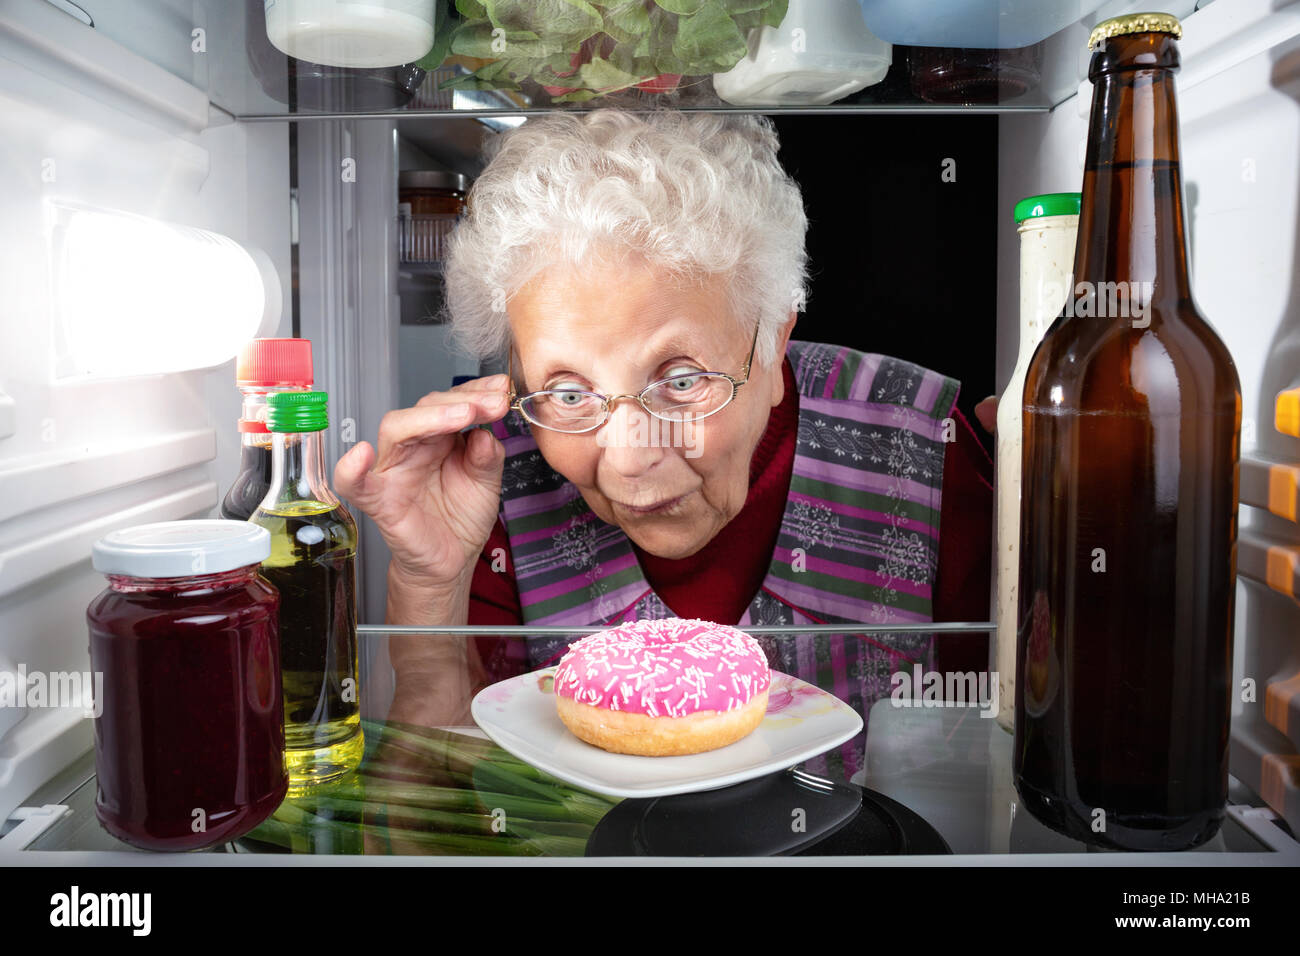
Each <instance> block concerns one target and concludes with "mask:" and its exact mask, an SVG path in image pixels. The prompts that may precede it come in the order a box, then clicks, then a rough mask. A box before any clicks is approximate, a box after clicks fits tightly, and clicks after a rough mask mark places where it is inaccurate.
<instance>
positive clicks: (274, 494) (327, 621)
mask: <svg viewBox="0 0 1300 956" xmlns="http://www.w3.org/2000/svg"><path fill="white" fill-rule="evenodd" d="M327 401H328V398H327V396H326V394H325V393H324V392H282V393H279V394H273V395H270V396H268V397H267V412H266V425H267V428H268V429H269V431H270V433H271V485H270V490H269V491H268V492H267V494H266V497H265V498H264V499H263V500H262V504H261V505H260V506H259V507H258V509H257V510H256V511H255V512H254V513H253V515H252V516H251V517H250V518H249V519H248V520H249V521H252V522H253V523H255V524H258V525H261V526H262V527H263V528H266V529H267V531H269V532H270V533H271V556H270V557H269V558H267V559H266V560H265V561H263V562H262V575H263V577H265V578H266V579H267V580H268V581H270V582H271V583H272V584H274V585H275V587H276V588H277V589H278V590H279V592H280V669H281V677H282V684H283V687H284V744H285V763H286V765H287V767H288V771H289V793H290V795H293V794H295V793H298V794H301V793H303V792H304V791H305V790H306V789H308V788H310V787H312V786H315V785H316V784H321V783H327V782H329V781H331V780H334V779H336V778H338V777H340V776H342V775H343V774H345V773H347V772H348V771H349V770H353V769H355V768H356V767H357V765H358V764H360V763H361V757H362V753H363V751H364V749H365V741H364V738H363V737H362V732H361V705H360V700H359V697H358V693H359V687H358V684H359V679H358V674H357V616H356V552H357V526H356V523H355V522H354V521H353V520H352V516H351V515H350V514H348V511H347V509H346V508H345V507H344V506H343V504H342V503H341V502H340V501H339V499H338V498H337V497H336V496H335V495H334V493H333V491H331V490H330V487H329V483H328V482H327V481H326V480H325V468H324V462H323V458H322V445H321V433H322V431H323V430H324V429H325V428H326V426H327V425H328V424H329V422H328V416H327V410H326V405H327Z"/></svg>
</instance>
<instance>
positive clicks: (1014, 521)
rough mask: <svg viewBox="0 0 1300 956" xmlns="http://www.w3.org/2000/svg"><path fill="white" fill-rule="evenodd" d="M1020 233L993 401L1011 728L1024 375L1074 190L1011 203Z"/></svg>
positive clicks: (997, 571)
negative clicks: (1009, 358)
mask: <svg viewBox="0 0 1300 956" xmlns="http://www.w3.org/2000/svg"><path fill="white" fill-rule="evenodd" d="M1015 217H1016V222H1017V223H1018V224H1019V226H1018V228H1019V231H1020V351H1019V353H1018V354H1017V357H1016V365H1015V368H1014V369H1013V370H1012V372H1011V380H1010V381H1009V382H1008V383H1007V388H1006V391H1004V392H1003V393H1002V396H1001V397H1000V398H999V399H998V423H997V431H996V436H997V438H996V444H997V454H996V456H995V458H994V469H995V470H994V487H995V488H996V489H997V500H996V502H995V504H994V507H995V509H996V518H995V520H996V527H995V534H994V544H993V546H994V550H995V554H994V558H993V591H994V607H995V608H996V609H997V625H998V629H997V633H996V635H995V637H994V653H993V658H994V659H993V669H994V670H995V671H997V674H998V724H999V725H1000V726H1001V727H1002V728H1003V729H1004V730H1008V731H1011V732H1013V733H1014V731H1015V709H1016V633H1017V628H1018V626H1019V621H1018V618H1019V613H1020V612H1019V608H1018V602H1019V600H1020V591H1019V581H1020V484H1021V480H1020V478H1021V476H1020V470H1021V451H1022V442H1023V439H1024V422H1023V418H1022V414H1023V407H1024V391H1025V374H1026V373H1027V372H1028V371H1029V361H1030V359H1032V358H1033V357H1034V351H1035V349H1037V348H1038V343H1039V342H1040V341H1042V338H1043V336H1044V335H1045V334H1046V332H1047V328H1048V326H1050V325H1051V324H1052V322H1053V321H1055V319H1056V317H1057V315H1059V314H1060V312H1061V309H1062V307H1063V306H1064V305H1065V299H1066V296H1067V286H1068V284H1069V282H1070V276H1071V274H1072V273H1073V272H1074V243H1075V237H1076V235H1077V233H1078V231H1079V193H1047V194H1044V195H1041V196H1029V197H1027V198H1025V199H1022V200H1020V202H1018V203H1016V207H1015Z"/></svg>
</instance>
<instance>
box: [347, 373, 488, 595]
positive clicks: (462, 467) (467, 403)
mask: <svg viewBox="0 0 1300 956" xmlns="http://www.w3.org/2000/svg"><path fill="white" fill-rule="evenodd" d="M507 387H508V386H507V382H506V376H505V375H491V376H488V377H486V378H478V379H474V380H473V381H470V382H465V383H463V384H461V385H457V386H455V387H454V388H452V389H451V390H450V391H446V392H430V393H429V394H428V395H426V396H424V398H422V399H420V401H419V402H417V403H416V405H415V407H414V408H402V409H398V410H396V411H391V412H389V413H388V414H387V415H385V416H384V418H383V421H382V422H380V425H379V443H378V444H379V451H378V454H376V453H375V451H374V450H373V449H372V448H371V447H370V445H369V444H368V443H367V442H360V443H359V444H357V445H356V446H355V447H353V448H352V449H351V450H350V451H349V452H348V453H347V454H346V455H344V456H343V457H342V458H340V459H339V462H338V464H337V465H336V466H335V468H334V487H335V488H336V489H337V490H338V492H339V493H340V494H341V495H343V496H344V497H346V498H347V499H348V501H349V502H350V503H352V504H355V505H356V506H357V507H358V508H360V509H361V510H362V511H363V512H365V513H366V514H367V515H369V516H370V518H371V519H372V520H373V521H374V522H375V524H376V525H378V526H379V530H380V533H381V534H383V536H384V540H385V541H386V542H387V543H388V547H389V549H390V550H391V551H392V555H393V558H392V563H391V564H390V565H389V577H390V580H391V579H392V578H394V577H396V578H398V579H399V580H401V581H402V582H403V583H405V584H406V585H408V586H409V587H411V588H414V589H420V590H428V591H441V592H446V593H455V592H458V591H462V590H465V589H467V588H468V586H469V580H470V578H471V577H472V575H473V570H474V564H475V561H476V560H477V558H478V554H479V552H480V551H481V550H482V549H483V545H484V544H486V542H487V539H488V536H489V535H490V534H491V532H492V525H493V523H494V522H495V521H496V518H497V511H498V508H499V506H500V503H501V469H502V465H503V464H504V462H505V450H504V449H503V448H502V445H501V443H500V442H499V441H497V439H496V437H495V436H493V435H492V434H491V433H489V432H488V431H486V430H484V429H481V428H475V429H473V430H471V431H470V432H468V433H466V434H461V430H462V429H464V428H468V427H470V426H471V425H480V424H486V423H489V422H494V421H497V420H499V419H501V418H502V417H504V416H505V414H506V410H507V395H506V393H507Z"/></svg>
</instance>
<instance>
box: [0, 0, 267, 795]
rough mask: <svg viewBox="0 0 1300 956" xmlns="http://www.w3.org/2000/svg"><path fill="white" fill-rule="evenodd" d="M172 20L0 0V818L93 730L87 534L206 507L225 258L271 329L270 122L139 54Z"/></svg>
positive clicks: (225, 449)
mask: <svg viewBox="0 0 1300 956" xmlns="http://www.w3.org/2000/svg"><path fill="white" fill-rule="evenodd" d="M187 6H188V5H187ZM181 26H182V27H183V26H184V24H182V25H181ZM174 32H175V33H176V34H177V35H172V33H168V32H158V33H151V34H150V33H146V34H142V35H137V36H136V38H135V41H136V50H128V49H126V48H125V47H123V46H122V45H120V44H119V43H117V42H115V41H114V40H113V39H111V38H110V37H109V36H108V35H106V34H105V33H104V32H102V31H100V30H97V29H95V28H94V27H91V26H89V25H87V24H86V23H84V22H83V21H82V20H80V19H77V18H75V17H74V16H72V15H70V14H68V13H65V12H63V11H61V10H60V9H59V8H57V7H55V6H53V5H50V4H48V3H45V2H40V0H0V169H3V171H4V172H3V175H4V178H5V184H4V186H3V188H0V223H2V224H3V228H0V290H3V294H2V295H0V342H2V343H3V344H2V346H0V819H3V817H4V816H5V815H6V814H8V812H9V811H10V810H11V809H12V808H13V807H14V806H15V805H16V803H17V801H18V800H20V799H22V798H23V797H24V796H25V795H26V794H28V793H29V792H31V791H32V789H33V788H34V787H35V786H37V785H39V784H40V783H41V782H42V781H44V780H47V779H49V778H50V777H51V776H52V775H53V774H54V773H55V772H57V771H58V770H59V769H60V768H61V767H62V766H63V765H65V764H66V763H67V762H68V761H69V760H71V759H72V758H73V757H75V756H77V755H79V754H82V753H84V752H85V751H86V750H87V749H88V748H89V747H90V746H91V742H92V736H91V722H90V721H89V720H88V719H86V711H87V707H86V704H87V703H88V701H87V699H86V698H85V697H84V696H83V695H82V694H81V691H82V689H83V688H86V689H91V688H93V684H94V681H93V675H89V674H87V673H86V672H87V671H88V669H89V659H88V650H87V635H86V625H85V609H86V606H87V604H88V603H89V602H90V600H91V598H92V597H93V596H94V595H95V594H96V593H98V592H99V591H100V590H102V589H103V587H104V585H105V581H104V578H103V577H102V576H101V575H99V574H97V573H96V572H94V571H93V570H92V569H91V567H90V549H91V545H92V543H93V542H94V541H95V540H96V539H98V538H99V537H101V536H102V535H103V534H105V533H106V532H108V531H110V530H112V529H114V528H120V527H124V526H128V525H133V524H139V523H144V522H149V521H161V520H170V519H177V518H188V517H196V516H207V515H210V514H211V513H212V512H213V509H214V508H215V506H216V504H217V502H218V500H219V494H220V492H221V490H222V489H224V487H225V485H226V484H228V483H229V482H230V480H231V479H232V478H233V477H234V468H235V465H236V463H237V461H238V445H239V436H238V434H237V432H236V430H235V423H236V421H237V419H238V417H239V396H238V393H237V392H236V390H235V388H234V381H233V362H232V361H230V360H231V359H232V358H233V356H234V354H235V348H237V346H228V345H227V344H223V343H228V342H229V341H230V340H231V339H232V337H234V336H236V335H238V334H240V331H239V330H240V328H243V326H237V325H236V324H235V317H230V318H229V321H227V319H228V317H227V316H226V315H225V314H224V312H223V310H222V309H221V308H214V306H213V303H214V302H217V303H219V302H221V301H224V299H223V298H222V297H223V296H228V295H229V294H230V288H231V285H232V281H233V279H232V278H231V277H233V276H235V274H236V273H238V281H239V282H245V283H246V284H247V289H246V291H248V292H249V294H250V295H254V296H257V295H260V296H261V297H262V298H261V300H256V301H255V302H254V307H253V308H252V309H251V310H250V309H242V310H239V311H240V312H241V314H240V315H239V316H238V317H237V318H238V322H242V323H243V324H244V326H248V325H251V326H253V327H254V328H253V329H252V334H262V335H276V334H280V335H287V334H290V331H289V324H290V320H291V318H290V317H291V310H290V308H289V304H288V303H289V293H290V282H289V276H290V268H289V263H290V245H289V243H290V196H289V181H288V170H289V162H288V135H287V124H284V123H263V124H259V125H252V126H248V125H244V124H239V123H235V122H233V120H232V118H231V117H230V116H229V114H226V113H224V112H223V111H221V110H219V109H216V108H213V107H211V106H210V104H209V100H208V96H207V94H206V93H205V92H203V91H202V90H200V89H198V88H196V87H195V86H194V85H192V84H191V83H190V82H187V81H186V80H184V79H181V78H179V77H178V76H177V75H175V73H174V72H171V71H169V70H168V69H165V68H164V67H163V66H160V65H158V64H159V63H167V62H169V61H170V60H174V59H175V56H176V54H175V51H170V50H168V49H164V48H163V47H165V46H166V45H167V44H172V43H175V42H177V40H178V37H179V39H180V41H181V42H185V43H186V44H188V42H189V39H188V37H189V33H190V31H189V30H188V29H181V28H179V27H178V30H177V31H174ZM149 43H155V44H157V45H158V46H159V49H158V50H157V51H155V55H152V56H147V57H146V56H143V55H141V54H140V53H139V52H138V49H139V46H140V45H141V44H149ZM184 55H185V56H191V57H194V58H195V70H194V75H195V76H201V75H206V74H205V70H204V69H202V68H201V67H202V64H201V59H200V58H201V57H203V56H204V55H205V54H204V53H203V52H201V51H198V50H194V51H191V52H188V53H185V54H184ZM199 230H202V232H200V231H199ZM214 235H215V236H217V237H225V239H224V240H222V239H218V238H214ZM250 250H251V251H250ZM250 263H251V265H250ZM228 270H229V271H228ZM250 301H254V300H244V304H245V305H248V303H249V302H250ZM160 316H161V317H162V320H163V323H164V324H163V325H161V326H160V325H159V317H160ZM147 320H152V321H153V323H154V324H153V325H152V326H151V325H150V324H149V321H147ZM178 369H179V370H178Z"/></svg>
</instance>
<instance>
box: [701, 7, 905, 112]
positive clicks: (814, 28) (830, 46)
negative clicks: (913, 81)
mask: <svg viewBox="0 0 1300 956" xmlns="http://www.w3.org/2000/svg"><path fill="white" fill-rule="evenodd" d="M748 39H749V53H748V54H746V56H745V57H744V59H742V60H741V61H740V62H739V63H737V64H736V65H735V66H734V67H732V68H731V69H730V70H729V71H727V72H726V73H715V74H714V75H713V88H714V90H715V91H716V92H717V94H718V96H719V97H721V98H722V99H723V100H725V101H726V102H728V103H731V104H732V105H733V106H824V105H826V104H827V103H833V102H835V101H836V100H838V99H843V98H844V97H846V96H848V95H849V94H851V93H856V92H857V91H858V90H861V89H863V88H865V87H868V86H870V85H872V84H873V83H879V82H880V81H881V80H883V79H884V78H885V74H886V73H888V72H889V66H890V64H891V63H892V62H893V47H891V46H890V45H889V44H888V43H886V42H885V41H884V40H881V39H879V38H878V37H875V36H873V35H872V34H871V32H870V31H869V30H868V29H867V25H866V23H865V22H864V21H863V19H862V10H861V8H860V7H859V6H858V3H857V0H790V5H789V7H788V8H787V10H786V14H785V19H784V20H782V21H781V26H779V27H776V28H773V27H769V26H764V27H761V28H759V29H757V30H751V31H750V33H749V38H748Z"/></svg>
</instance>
